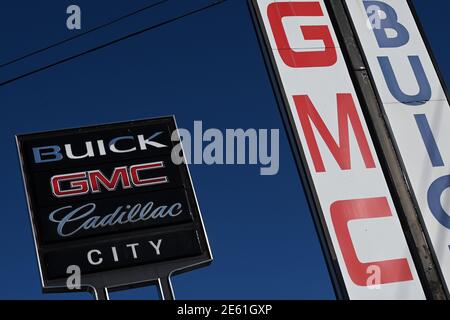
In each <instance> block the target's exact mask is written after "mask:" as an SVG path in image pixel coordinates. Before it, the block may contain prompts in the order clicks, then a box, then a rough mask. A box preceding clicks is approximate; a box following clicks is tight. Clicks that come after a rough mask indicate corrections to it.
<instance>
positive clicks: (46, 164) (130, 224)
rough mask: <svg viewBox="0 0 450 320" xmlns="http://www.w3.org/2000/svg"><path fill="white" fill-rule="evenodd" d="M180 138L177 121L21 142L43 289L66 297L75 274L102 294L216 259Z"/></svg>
mask: <svg viewBox="0 0 450 320" xmlns="http://www.w3.org/2000/svg"><path fill="white" fill-rule="evenodd" d="M173 132H175V133H176V125H175V120H174V118H171V117H169V118H160V119H154V120H145V121H137V122H129V123H119V124H113V125H105V126H97V127H88V128H80V129H69V130H61V131H53V132H44V133H36V134H28V135H20V136H18V137H17V143H18V148H19V153H20V158H21V164H22V170H23V176H24V181H25V186H26V193H27V198H28V203H29V209H30V216H31V222H32V225H33V233H34V237H35V243H36V249H37V254H38V258H39V265H40V271H41V277H42V285H43V288H44V289H45V290H49V291H50V290H55V291H64V288H63V287H64V286H65V278H67V277H68V275H69V274H68V268H69V267H70V266H77V267H79V269H80V271H81V283H82V285H83V286H89V287H93V288H100V287H109V286H111V287H121V286H127V285H129V284H132V283H133V284H135V283H139V282H150V281H153V280H156V279H158V278H161V277H165V276H169V275H170V274H171V273H172V272H174V271H182V270H183V269H186V268H192V267H194V266H199V265H202V264H206V263H208V262H210V261H211V254H210V251H209V246H208V242H207V238H206V234H205V231H204V228H203V224H202V220H201V216H200V211H199V208H198V205H197V201H196V198H195V195H194V190H193V187H192V183H191V180H190V176H189V172H188V169H187V166H186V165H185V164H181V165H175V164H173V162H172V160H171V152H172V149H173V146H174V142H172V138H173V136H172V133H173ZM174 140H176V139H174ZM176 143H178V141H176Z"/></svg>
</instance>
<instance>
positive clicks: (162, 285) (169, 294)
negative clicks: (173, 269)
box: [158, 276, 175, 300]
mask: <svg viewBox="0 0 450 320" xmlns="http://www.w3.org/2000/svg"><path fill="white" fill-rule="evenodd" d="M158 285H159V296H160V298H161V300H175V294H174V293H173V288H172V283H171V281H170V276H167V277H162V278H159V279H158Z"/></svg>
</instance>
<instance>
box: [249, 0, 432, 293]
mask: <svg viewBox="0 0 450 320" xmlns="http://www.w3.org/2000/svg"><path fill="white" fill-rule="evenodd" d="M254 6H255V8H256V11H257V15H258V16H259V17H258V20H259V21H258V22H259V25H260V27H261V29H262V30H263V33H264V34H265V38H266V39H265V42H266V43H265V46H266V48H267V50H268V51H269V56H270V60H271V64H272V65H273V68H274V71H275V73H276V74H277V77H278V79H279V82H280V83H279V84H278V85H279V86H280V87H281V91H282V92H281V94H282V95H283V96H284V99H285V101H286V104H287V106H286V107H287V108H288V110H287V112H288V113H289V114H290V116H291V119H292V123H290V126H291V127H292V129H293V131H294V132H295V134H296V136H297V137H296V138H297V139H298V141H299V144H300V145H299V148H300V149H301V150H302V151H303V153H304V155H305V158H306V162H307V163H304V164H303V165H304V166H305V167H306V168H307V169H306V171H307V174H308V175H310V177H311V180H312V182H313V186H312V187H313V189H314V190H315V193H316V198H317V200H318V205H319V207H320V211H321V212H320V213H317V214H321V215H323V217H322V220H323V221H324V224H325V225H324V226H323V227H324V229H326V231H327V233H328V235H329V237H330V239H331V244H332V249H333V250H334V252H335V254H336V256H337V261H338V263H339V267H340V272H341V274H342V278H343V282H344V285H345V289H346V291H347V293H348V296H349V298H350V299H424V298H425V295H424V292H423V289H422V286H421V283H420V281H419V278H418V275H417V271H416V268H415V266H414V263H413V260H412V257H411V253H410V251H409V249H408V246H407V243H406V239H405V236H404V234H403V231H402V228H401V225H400V221H399V218H398V215H397V212H396V209H395V207H394V204H393V201H392V199H391V195H390V192H389V189H388V186H387V182H386V180H385V177H384V175H383V172H382V168H381V166H380V163H379V160H378V157H377V154H376V151H375V148H374V145H373V142H372V139H371V137H370V134H369V130H368V128H367V124H366V122H365V119H364V116H363V113H362V110H361V106H360V104H359V101H358V98H357V95H356V93H355V89H354V86H353V83H352V80H351V78H350V75H349V72H348V69H347V66H346V63H345V61H344V57H343V54H342V52H341V49H340V48H339V43H338V40H337V37H336V34H335V32H334V29H333V26H332V23H331V21H330V18H329V15H328V12H327V9H326V6H325V4H324V1H323V0H320V1H318V0H316V1H312V0H308V1H270V0H254ZM299 214H300V213H299Z"/></svg>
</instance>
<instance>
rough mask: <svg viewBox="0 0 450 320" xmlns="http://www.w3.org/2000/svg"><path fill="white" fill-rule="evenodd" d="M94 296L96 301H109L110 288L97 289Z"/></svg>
mask: <svg viewBox="0 0 450 320" xmlns="http://www.w3.org/2000/svg"><path fill="white" fill-rule="evenodd" d="M94 296H95V300H109V293H108V288H96V289H95V290H94Z"/></svg>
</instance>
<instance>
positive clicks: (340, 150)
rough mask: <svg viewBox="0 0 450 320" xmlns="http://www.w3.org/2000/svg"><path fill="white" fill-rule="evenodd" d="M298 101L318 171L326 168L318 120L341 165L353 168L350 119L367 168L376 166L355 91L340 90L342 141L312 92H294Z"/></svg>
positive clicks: (340, 134)
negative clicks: (325, 121) (310, 95)
mask: <svg viewBox="0 0 450 320" xmlns="http://www.w3.org/2000/svg"><path fill="white" fill-rule="evenodd" d="M294 102H295V105H296V108H297V114H298V116H299V118H300V122H301V125H302V128H303V132H304V134H305V137H306V141H307V143H308V148H309V151H310V153H311V157H312V160H313V162H314V167H315V169H316V172H326V169H325V165H324V163H323V160H322V156H321V154H320V150H319V146H318V145H317V140H316V137H315V135H314V132H313V129H312V126H311V124H314V127H315V128H316V129H317V131H318V132H319V134H320V136H321V137H322V139H323V141H324V142H325V143H326V145H327V147H328V149H329V150H330V152H331V154H332V155H333V157H334V159H335V160H336V162H337V163H338V165H339V167H340V168H341V169H342V170H350V169H351V159H350V141H349V130H348V129H349V128H348V126H349V122H350V123H351V125H352V128H353V132H354V133H355V137H356V140H357V142H358V146H359V149H360V151H361V155H362V157H363V159H364V163H365V165H366V168H375V162H374V160H373V157H372V153H371V151H370V148H369V144H368V143H367V139H366V136H365V134H364V130H363V127H362V125H361V121H360V119H359V116H358V112H357V111H356V107H355V103H354V101H353V97H352V95H351V94H349V93H348V94H343V93H342V94H337V114H338V128H339V144H338V143H336V141H335V139H334V138H333V136H332V135H331V133H330V131H329V130H328V128H327V126H326V125H325V123H324V122H323V120H322V118H321V117H320V115H319V113H318V112H317V110H316V108H315V107H314V105H313V104H312V102H311V100H310V98H309V97H308V96H306V95H302V96H294Z"/></svg>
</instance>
